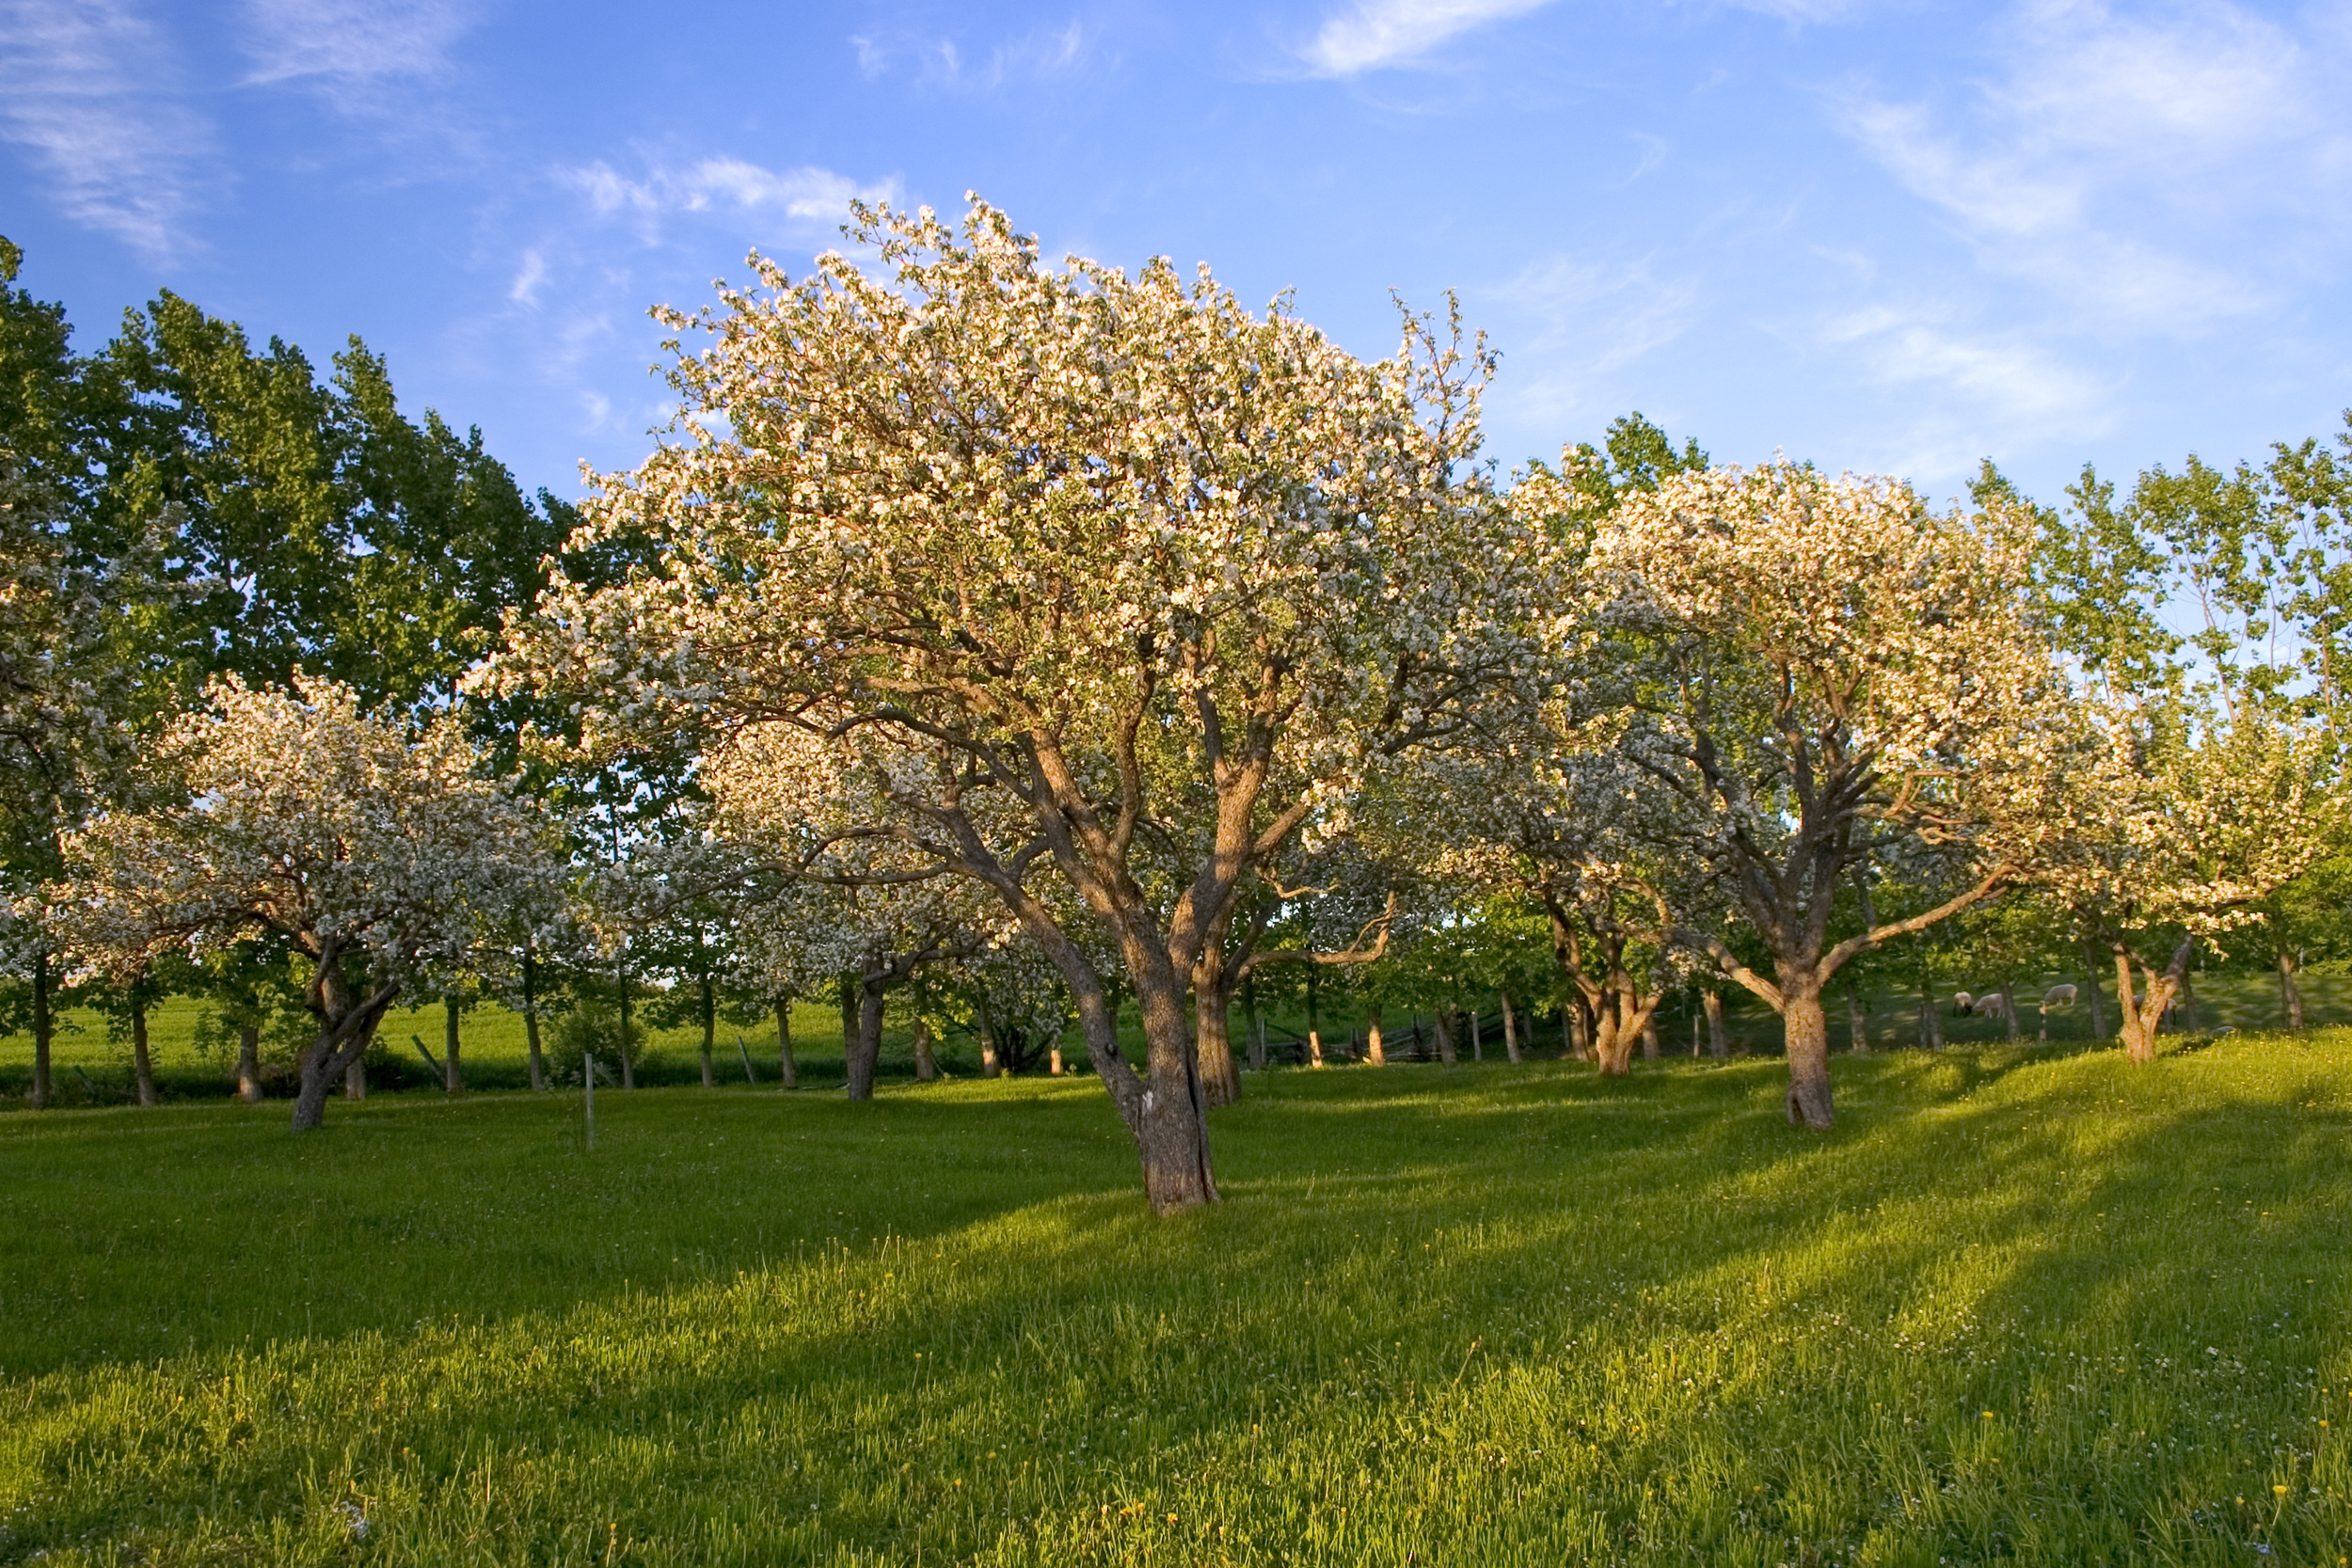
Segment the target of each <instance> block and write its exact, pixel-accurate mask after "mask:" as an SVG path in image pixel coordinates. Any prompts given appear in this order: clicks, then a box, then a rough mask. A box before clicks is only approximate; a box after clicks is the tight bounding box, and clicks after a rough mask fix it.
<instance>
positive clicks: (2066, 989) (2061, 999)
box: [2042, 986, 2074, 1013]
mask: <svg viewBox="0 0 2352 1568" xmlns="http://www.w3.org/2000/svg"><path fill="white" fill-rule="evenodd" d="M2071 1006H2074V987H2073V986H2052V987H2051V988H2050V990H2049V993H2048V994H2047V995H2045V996H2043V997H2042V1011H2043V1012H2045V1013H2049V1012H2056V1011H2058V1009H2059V1008H2062V1007H2071Z"/></svg>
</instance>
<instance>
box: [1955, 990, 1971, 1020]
mask: <svg viewBox="0 0 2352 1568" xmlns="http://www.w3.org/2000/svg"><path fill="white" fill-rule="evenodd" d="M1976 1005H1977V999H1976V998H1975V997H1973V996H1971V995H1969V994H1968V993H1967V992H1966V991H1964V990H1956V991H1954V992H1952V1016H1953V1017H1954V1018H1966V1017H1967V1016H1968V1009H1969V1008H1971V1007H1973V1006H1976Z"/></svg>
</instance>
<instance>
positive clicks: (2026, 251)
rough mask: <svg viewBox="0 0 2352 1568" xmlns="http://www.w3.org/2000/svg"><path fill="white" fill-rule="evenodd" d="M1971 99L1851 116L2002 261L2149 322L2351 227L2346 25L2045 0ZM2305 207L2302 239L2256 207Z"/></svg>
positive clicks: (2260, 294) (2231, 309)
mask: <svg viewBox="0 0 2352 1568" xmlns="http://www.w3.org/2000/svg"><path fill="white" fill-rule="evenodd" d="M1999 39H2000V45H1999V49H1998V53H1997V55H1996V58H1995V61H1994V67H1995V73H1994V76H1993V77H1992V78H1991V79H1990V80H1987V81H1985V82H1982V83H1979V85H1978V86H1977V87H1976V88H1975V90H1974V92H1973V94H1972V96H1971V97H1970V99H1969V100H1967V101H1965V102H1963V103H1961V104H1958V105H1952V104H1944V105H1933V104H1930V103H1920V102H1901V101H1895V100H1890V99H1887V98H1884V97H1882V96H1879V95H1877V94H1874V93H1871V92H1867V91H1863V90H1853V91H1849V92H1848V93H1847V94H1845V95H1844V96H1843V97H1842V98H1841V99H1840V100H1839V101H1838V102H1837V104H1836V113H1837V117H1838V119H1839V122H1840V123H1841V125H1842V126H1843V128H1844V129H1845V130H1846V131H1847V132H1848V134H1849V135H1851V136H1852V137H1853V138H1854V139H1855V140H1856V141H1857V142H1859V143H1860V144H1861V145H1862V147H1863V148H1864V149H1866V150H1867V151H1868V152H1869V153H1870V155H1871V156H1872V157H1874V158H1875V159H1876V160H1877V161H1878V162H1879V163H1880V164H1881V165H1882V166H1884V167H1885V168H1886V170H1887V171H1888V172H1889V173H1890V174H1892V175H1893V176H1894V177H1895V179H1896V180H1897V181H1898V182H1900V183H1901V184H1902V185H1903V186H1904V187H1905V188H1906V189H1908V190H1910V191H1912V192H1913V193H1915V195H1917V196H1919V197H1921V198H1925V199H1927V200H1928V201H1930V202H1932V203H1933V204H1934V205H1935V206H1937V207H1938V208H1940V209H1942V210H1943V211H1944V213H1945V214H1947V216H1948V217H1949V219H1950V220H1951V221H1952V222H1953V223H1954V225H1955V226H1956V227H1957V228H1958V229H1959V230H1960V231H1961V232H1962V233H1963V235H1965V236H1966V237H1967V238H1968V239H1969V240H1970V241H1971V242H1972V243H1973V244H1974V245H1975V246H1976V247H1977V251H1978V254H1979V256H1980V257H1981V258H1982V259H1983V261H1985V263H1986V264H1987V265H1989V266H1991V267H1993V268H1994V269H1995V270H1998V271H2001V272H2005V273H2008V274H2010V275H2012V276H2018V277H2026V278H2029V279H2031V280H2034V281H2036V282H2039V283H2042V284H2043V285H2045V286H2047V287H2049V288H2052V289H2054V290H2056V291H2058V292H2059V293H2062V294H2064V295H2065V296H2066V297H2067V298H2068V300H2069V301H2070V302H2071V303H2072V304H2073V305H2074V307H2075V308H2077V309H2081V310H2084V311H2086V312H2090V313H2091V314H2094V315H2096V316H2099V317H2104V318H2106V319H2109V320H2115V321H2120V322H2122V323H2124V324H2126V325H2132V326H2137V327H2148V326H2157V327H2167V326H2169V327H2176V328H2193V327H2196V326H2199V325H2203V324H2206V323H2210V322H2213V321H2216V320H2218V319H2223V318H2229V317H2234V316H2241V315H2245V314H2248V313H2250V312H2253V311H2256V310H2259V309H2263V308H2264V307H2265V305H2267V304H2268V303H2270V301H2271V299H2272V297H2273V289H2272V287H2271V285H2270V283H2269V282H2268V280H2267V277H2266V273H2267V271H2268V267H2269V263H2272V262H2276V261H2282V260H2287V259H2288V257H2289V256H2291V255H2292V254H2293V253H2296V252H2300V253H2302V254H2304V255H2306V256H2308V254H2309V253H2310V251H2311V249H2312V247H2313V245H2340V244H2341V243H2342V241H2343V238H2344V229H2345V225H2344V217H2343V211H2344V200H2345V198H2346V197H2347V196H2352V71H2347V70H2346V62H2345V60H2344V56H2343V53H2342V46H2341V44H2331V43H2330V42H2329V41H2328V40H2327V39H2326V38H2325V37H2324V35H2320V34H2316V33H2315V34H2312V35H2310V36H2297V35H2296V34H2295V33H2294V32H2292V31H2290V30H2289V29H2288V28H2286V27H2284V26H2282V25H2281V24H2278V23H2275V22H2272V21H2269V20H2267V19H2265V18H2262V17H2257V16H2254V15H2252V14H2250V13H2249V12H2247V11H2245V10H2243V9H2241V8H2237V7H2235V6H2233V5H2229V4H2226V3H2208V4H2203V5H2196V6H2189V7H2185V8H2179V9H2177V10H2174V11H2171V12H2169V13H2168V14H2165V15H2162V16H2159V17H2155V18H2141V17H2126V16H2119V15H2117V14H2116V13H2115V12H2113V11H2112V10H2110V9H2109V8H2108V7H2106V5H2104V4H2099V3H2095V0H2092V3H2080V0H2037V3H2033V4H2029V5H2027V6H2026V7H2025V8H2023V9H2021V10H2020V11H2019V12H2018V13H2017V14H2016V15H2015V16H2014V17H2013V18H2012V19H2011V21H2010V24H2008V26H2007V27H2006V28H2005V29H2004V30H2003V31H2002V32H2001V33H2000V35H1999ZM2271 223H2278V224H2281V225H2286V226H2291V227H2292V228H2293V229H2294V230H2295V235H2294V238H2293V239H2292V240H2290V241H2289V242H2288V244H2287V246H2286V249H2285V251H2284V252H2281V251H2280V250H2279V249H2277V248H2274V247H2273V246H2271V245H2268V244H2266V243H2263V244H2249V240H2250V239H2251V238H2252V232H2251V230H2249V227H2248V226H2249V225H2264V224H2271Z"/></svg>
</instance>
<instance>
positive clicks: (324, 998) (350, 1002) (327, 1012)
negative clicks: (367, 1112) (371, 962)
mask: <svg viewBox="0 0 2352 1568" xmlns="http://www.w3.org/2000/svg"><path fill="white" fill-rule="evenodd" d="M317 965H318V967H317V969H316V971H315V972H314V973H313V974H312V975H311V978H310V990H309V993H308V995H307V997H306V998H305V1000H306V1001H307V1002H308V1004H309V1006H310V1014H311V1016H312V1017H313V1018H316V1019H317V1020H318V1023H319V1028H318V1034H317V1036H316V1037H314V1038H312V1040H311V1041H310V1045H309V1046H307V1047H306V1048H305V1049H304V1050H303V1053H302V1061H301V1079H300V1086H299V1087H298V1088H297V1089H296V1091H295V1093H294V1131H295V1132H310V1131H312V1130H314V1129H316V1128H317V1127H318V1126H319V1125H320V1124H321V1123H322V1122H324V1121H325V1120H326V1092H327V1089H328V1087H329V1086H330V1085H332V1084H333V1083H334V1082H335V1080H336V1079H337V1078H338V1077H341V1078H342V1080H343V1083H344V1092H345V1093H347V1094H348V1093H349V1092H350V1089H351V1086H352V1084H353V1078H352V1074H353V1072H354V1070H355V1069H357V1070H358V1071H360V1072H362V1073H364V1071H365V1068H364V1066H363V1063H364V1061H365V1059H366V1056H367V1051H368V1045H369V1043H370V1042H371V1041H372V1040H373V1039H374V1037H375V1026H376V1025H377V1024H378V1023H380V1022H383V1019H384V1012H385V1009H386V1008H388V1007H389V1006H391V1005H392V1002H393V999H394V998H396V997H398V996H399V995H400V988H399V987H398V986H397V985H391V984H385V985H380V986H378V987H377V988H376V989H375V991H374V993H373V995H370V996H367V997H365V998H362V997H360V996H359V995H358V993H356V992H355V991H353V990H352V989H351V987H350V985H349V984H348V983H347V982H346V981H345V980H344V979H343V975H342V959H341V955H340V953H338V952H337V951H335V950H334V949H332V948H329V949H328V951H327V953H326V956H325V957H324V958H319V959H318V960H317ZM366 1083H367V1081H366V1079H365V1078H364V1077H361V1078H359V1079H358V1086H359V1096H358V1097H359V1098H364V1097H365V1096H366V1094H367V1087H366Z"/></svg>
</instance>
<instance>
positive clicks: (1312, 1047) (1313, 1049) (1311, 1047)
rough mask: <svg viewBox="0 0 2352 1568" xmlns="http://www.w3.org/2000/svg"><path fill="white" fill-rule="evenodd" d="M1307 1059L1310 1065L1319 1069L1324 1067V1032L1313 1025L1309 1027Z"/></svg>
mask: <svg viewBox="0 0 2352 1568" xmlns="http://www.w3.org/2000/svg"><path fill="white" fill-rule="evenodd" d="M1307 1059H1308V1062H1309V1065H1311V1066H1312V1067H1315V1068H1317V1069H1320V1068H1321V1067H1322V1066H1323V1065H1324V1062H1323V1031H1322V1030H1320V1029H1318V1028H1316V1027H1315V1026H1314V1025H1313V1024H1311V1023H1310V1024H1309V1025H1307Z"/></svg>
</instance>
